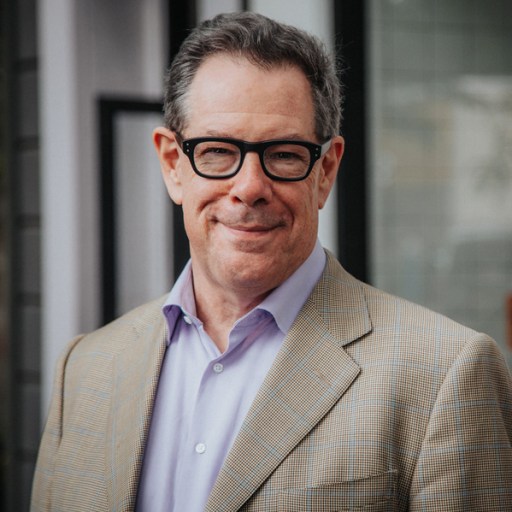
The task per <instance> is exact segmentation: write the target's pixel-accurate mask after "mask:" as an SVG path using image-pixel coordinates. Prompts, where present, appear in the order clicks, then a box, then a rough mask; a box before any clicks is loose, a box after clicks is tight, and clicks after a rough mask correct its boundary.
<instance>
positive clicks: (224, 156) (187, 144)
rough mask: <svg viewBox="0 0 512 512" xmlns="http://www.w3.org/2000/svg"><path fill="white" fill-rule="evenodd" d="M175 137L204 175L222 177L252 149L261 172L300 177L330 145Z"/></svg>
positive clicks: (274, 176) (275, 176)
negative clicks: (256, 155) (259, 164)
mask: <svg viewBox="0 0 512 512" xmlns="http://www.w3.org/2000/svg"><path fill="white" fill-rule="evenodd" d="M176 135H177V141H178V143H179V144H180V147H181V148H182V150H183V152H184V153H185V154H186V155H187V157H188V158H189V160H190V163H191V164H192V169H194V172H195V173H196V174H198V175H199V176H202V177H203V178H211V179H225V178H231V177H232V176H234V175H235V174H236V173H237V172H238V171H239V170H240V169H241V168H242V164H243V163H244V158H245V155H246V154H247V153H248V152H250V151H254V152H255V153H258V155H259V157H260V163H261V167H262V169H263V172H264V173H265V174H266V175H267V176H268V177H269V178H271V179H273V180H277V181H300V180H303V179H305V178H307V177H308V175H309V173H310V172H311V169H313V166H314V164H315V162H316V161H317V160H318V159H319V158H320V157H321V156H323V155H324V154H325V153H326V152H327V150H328V149H329V148H330V147H331V140H328V141H327V142H325V143H324V144H322V145H319V144H315V143H313V142H307V141H302V140H266V141H263V142H246V141H244V140H239V139H230V138H222V137H220V138H219V137H197V138H193V139H186V140H182V138H181V136H180V135H179V134H176Z"/></svg>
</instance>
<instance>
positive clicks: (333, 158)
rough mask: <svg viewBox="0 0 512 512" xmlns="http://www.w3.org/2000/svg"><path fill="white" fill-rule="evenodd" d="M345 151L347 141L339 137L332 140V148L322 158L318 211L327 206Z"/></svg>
mask: <svg viewBox="0 0 512 512" xmlns="http://www.w3.org/2000/svg"><path fill="white" fill-rule="evenodd" d="M344 150H345V140H344V139H343V137H342V136H341V135H338V136H336V137H334V138H333V139H332V143H331V147H330V148H329V150H328V151H327V153H326V154H325V155H324V156H323V158H322V162H321V163H322V167H321V170H320V177H319V183H318V209H320V210H321V209H322V208H323V207H324V206H325V203H326V201H327V198H328V197H329V193H330V192H331V189H332V187H333V185H334V182H335V180H336V176H337V174H338V169H339V167H340V162H341V159H342V157H343V151H344Z"/></svg>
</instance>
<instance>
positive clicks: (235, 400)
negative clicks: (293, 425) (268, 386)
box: [136, 241, 326, 512]
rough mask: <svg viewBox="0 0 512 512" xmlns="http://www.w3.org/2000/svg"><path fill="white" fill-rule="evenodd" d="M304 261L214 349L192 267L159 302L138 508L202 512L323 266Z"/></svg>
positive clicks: (320, 260)
mask: <svg viewBox="0 0 512 512" xmlns="http://www.w3.org/2000/svg"><path fill="white" fill-rule="evenodd" d="M325 259H326V257H325V253H324V251H323V249H322V247H321V245H320V243H319V242H318V241H317V243H316V245H315V248H314V250H313V252H312V253H311V255H310V256H309V258H308V259H307V260H306V261H305V262H304V263H303V264H302V265H301V266H300V267H299V268H298V269H297V270H296V271H295V273H294V274H293V275H292V276H290V277H289V278H288V279H287V280H286V281H285V282H284V283H283V284H281V285H280V286H279V287H278V288H276V289H275V290H274V291H273V292H272V293H271V294H270V295H269V296H268V297H267V298H266V299H264V300H263V302H261V303H260V304H259V305H258V306H257V307H255V308H254V309H253V310H251V311H250V312H249V313H247V314H246V315H245V316H243V317H242V318H240V319H238V320H237V321H236V322H235V323H234V325H233V328H232V329H231V331H230V334H229V344H228V347H227V349H226V351H225V352H224V353H223V354H221V353H220V351H219V349H218V348H217V346H216V345H215V344H214V342H213V341H212V340H211V338H210V337H209V336H208V334H207V333H206V332H205V331H204V329H203V325H202V323H201V321H200V320H199V319H198V318H197V317H196V307H195V300H194V294H193V287H192V272H191V264H190V262H189V264H188V265H187V266H186V267H185V269H184V271H183V272H182V274H181V275H180V277H179V279H178V280H177V282H176V284H175V285H174V287H173V289H172V291H171V293H170V294H169V296H168V298H167V300H166V302H165V304H164V307H163V313H164V315H165V318H166V321H167V324H168V327H169V333H171V335H170V339H169V340H168V342H167V343H168V344H167V350H166V353H165V356H164V361H163V365H162V370H161V374H160V380H159V383H158V390H157V395H156V401H155V406H154V410H153V416H152V421H151V427H150V431H149V438H148V442H147V446H146V451H145V454H144V461H143V465H142V473H141V479H140V483H139V491H138V496H137V506H136V510H137V511H138V512H159V511H164V510H165V511H166V512H167V511H169V512H172V511H174V512H183V511H185V510H186V511H187V512H201V511H203V510H204V507H205V505H206V502H207V500H208V496H209V494H210V492H211V490H212V488H213V484H214V483H215V480H216V478H217V475H218V473H219V471H220V468H221V466H222V464H223V462H224V459H225V458H226V456H227V454H228V452H229V450H230V448H231V445H232V444H233V441H234V440H235V437H236V436H237V434H238V431H239V430H240V427H241V425H242V422H243V420H244V418H245V416H246V414H247V412H248V410H249V407H250V406H251V404H252V402H253V400H254V398H255V396H256V393H257V392H258V389H259V388H260V386H261V384H262V382H263V380H264V378H265V376H266V375H267V372H268V370H269V369H270V367H271V366H272V363H273V361H274V358H275V356H276V355H277V352H278V351H279V349H280V348H281V344H282V342H283V339H284V337H285V335H286V333H287V332H288V330H289V329H290V327H291V325H292V323H293V321H294V320H295V317H296V316H297V314H298V313H299V311H300V309H301V307H302V305H303V304H304V302H305V301H306V300H307V298H308V297H309V295H310V293H311V291H312V290H313V288H314V286H315V284H316V283H317V281H318V280H319V278H320V276H321V274H322V271H323V269H324V266H325Z"/></svg>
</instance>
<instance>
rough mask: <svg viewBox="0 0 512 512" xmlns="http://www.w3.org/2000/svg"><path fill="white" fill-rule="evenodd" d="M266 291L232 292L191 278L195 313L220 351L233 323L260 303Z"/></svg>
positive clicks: (226, 344) (224, 348)
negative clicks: (192, 280)
mask: <svg viewBox="0 0 512 512" xmlns="http://www.w3.org/2000/svg"><path fill="white" fill-rule="evenodd" d="M269 293H270V291H266V292H262V293H255V292H253V293H251V291H250V290H244V291H238V292H237V291H233V290H227V289H224V288H222V289H219V288H215V287H210V286H208V285H207V284H203V283H202V282H201V283H198V282H197V281H196V279H195V278H194V297H195V301H196V314H197V317H198V318H199V319H200V320H201V322H202V323H203V328H204V330H205V331H206V332H207V333H208V335H209V336H210V338H211V339H212V340H213V342H214V343H215V345H217V347H218V349H219V350H220V351H221V352H225V351H226V349H227V346H228V338H229V332H230V331H231V329H232V328H233V324H234V323H235V322H236V321H237V320H238V319H239V318H241V317H242V316H244V315H245V314H247V313H248V312H249V311H251V310H252V309H254V308H255V307H256V306H257V305H258V304H260V303H261V302H262V301H263V299H265V297H266V296H267V295H268V294H269Z"/></svg>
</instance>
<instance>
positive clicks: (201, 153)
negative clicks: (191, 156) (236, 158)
mask: <svg viewBox="0 0 512 512" xmlns="http://www.w3.org/2000/svg"><path fill="white" fill-rule="evenodd" d="M237 153H238V148H237V147H236V146H232V145H231V144H223V143H220V142H203V143H201V144H198V145H197V146H196V150H195V155H196V157H199V158H201V157H206V156H208V157H212V158H213V157H216V156H231V155H235V154H237Z"/></svg>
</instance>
